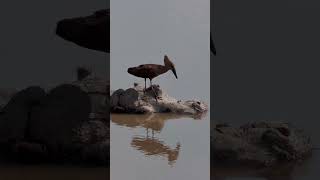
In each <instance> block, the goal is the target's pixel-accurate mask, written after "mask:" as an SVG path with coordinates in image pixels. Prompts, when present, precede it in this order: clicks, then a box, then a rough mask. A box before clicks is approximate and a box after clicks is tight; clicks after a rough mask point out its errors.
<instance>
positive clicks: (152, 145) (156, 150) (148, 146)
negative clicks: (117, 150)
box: [131, 137, 180, 165]
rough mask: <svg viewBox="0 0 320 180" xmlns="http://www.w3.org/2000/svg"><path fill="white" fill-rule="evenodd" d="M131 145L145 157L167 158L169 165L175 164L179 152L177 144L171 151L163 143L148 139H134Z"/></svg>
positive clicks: (178, 144)
mask: <svg viewBox="0 0 320 180" xmlns="http://www.w3.org/2000/svg"><path fill="white" fill-rule="evenodd" d="M131 145H132V146H133V147H135V148H136V149H137V150H139V151H141V152H143V153H144V154H145V155H147V156H164V157H167V158H168V163H169V164H170V165H172V164H174V163H175V162H176V160H177V159H178V156H179V151H180V143H177V145H176V147H175V148H174V149H172V148H170V147H169V146H167V145H165V143H164V142H162V141H160V140H158V139H154V138H149V137H146V138H144V137H134V138H133V140H132V142H131Z"/></svg>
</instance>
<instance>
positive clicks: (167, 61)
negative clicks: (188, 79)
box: [164, 55, 178, 79]
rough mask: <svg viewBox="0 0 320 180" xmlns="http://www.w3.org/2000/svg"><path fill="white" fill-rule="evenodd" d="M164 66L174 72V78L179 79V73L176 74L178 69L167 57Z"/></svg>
mask: <svg viewBox="0 0 320 180" xmlns="http://www.w3.org/2000/svg"><path fill="white" fill-rule="evenodd" d="M164 66H165V67H167V68H169V69H171V71H172V72H173V74H174V76H175V77H176V78H177V79H178V76H177V73H176V68H175V66H174V64H173V62H171V61H170V59H169V57H168V56H167V55H164Z"/></svg>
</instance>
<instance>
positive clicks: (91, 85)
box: [0, 76, 110, 165]
mask: <svg viewBox="0 0 320 180" xmlns="http://www.w3.org/2000/svg"><path fill="white" fill-rule="evenodd" d="M108 91H109V84H108V83H107V82H106V81H103V80H101V79H99V78H93V77H91V76H88V77H86V78H84V79H82V80H81V81H76V82H73V83H70V84H64V85H60V86H58V87H56V88H53V89H52V90H51V91H50V92H49V93H48V94H46V93H45V91H44V90H43V89H41V88H39V87H30V88H27V89H25V90H22V91H20V92H18V93H17V94H15V95H14V96H13V98H12V99H11V100H10V101H9V103H8V104H7V105H6V106H5V107H4V108H3V113H2V114H1V115H0V140H1V141H0V159H3V158H4V157H8V159H12V160H17V161H18V162H28V163H29V162H59V163H80V164H84V163H94V164H98V165H108V164H109V123H110V122H109V121H108V120H109V118H108V117H109V114H107V113H106V112H107V107H106V104H105V102H106V100H105V99H106V97H109V92H108ZM9 157H11V158H9ZM5 159H7V158H5Z"/></svg>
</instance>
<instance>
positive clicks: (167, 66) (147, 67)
mask: <svg viewBox="0 0 320 180" xmlns="http://www.w3.org/2000/svg"><path fill="white" fill-rule="evenodd" d="M169 70H171V71H172V72H173V74H174V76H175V77H176V78H177V79H178V76H177V73H176V69H175V67H174V64H173V63H172V62H171V61H170V59H169V58H168V56H167V55H165V56H164V66H163V65H160V64H142V65H140V66H137V67H131V68H128V73H129V74H132V75H134V76H137V77H141V78H144V87H145V90H146V88H147V82H146V79H147V78H148V79H149V80H150V87H151V89H152V79H153V78H155V77H157V76H159V75H160V74H164V73H166V72H167V71H169ZM152 90H153V89H152Z"/></svg>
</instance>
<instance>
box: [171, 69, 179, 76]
mask: <svg viewBox="0 0 320 180" xmlns="http://www.w3.org/2000/svg"><path fill="white" fill-rule="evenodd" d="M171 71H172V72H173V74H174V76H175V77H176V78H177V79H178V76H177V72H176V68H174V67H172V69H171Z"/></svg>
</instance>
